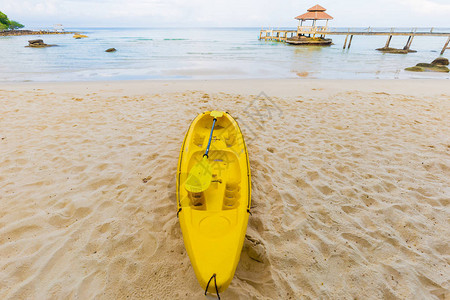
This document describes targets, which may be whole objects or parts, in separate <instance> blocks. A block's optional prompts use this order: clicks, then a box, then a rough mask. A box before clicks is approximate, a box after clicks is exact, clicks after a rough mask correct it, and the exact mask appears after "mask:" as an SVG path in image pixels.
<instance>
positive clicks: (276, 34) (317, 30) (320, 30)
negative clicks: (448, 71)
mask: <svg viewBox="0 0 450 300" xmlns="http://www.w3.org/2000/svg"><path fill="white" fill-rule="evenodd" d="M433 30H434V29H433V28H431V29H430V30H429V31H417V30H416V29H412V30H411V31H410V32H406V31H395V28H391V30H390V31H373V29H371V28H368V29H367V30H366V31H356V30H355V29H352V28H348V29H347V30H337V29H334V28H329V27H326V26H324V27H319V26H299V27H298V28H297V30H274V29H261V31H260V33H259V39H260V40H273V41H280V42H285V41H286V39H287V38H290V37H293V36H299V35H305V36H306V35H308V36H312V37H315V36H320V37H325V36H326V35H345V41H344V46H343V49H346V48H347V49H349V48H350V46H351V44H352V40H353V36H355V35H368V36H387V41H386V44H385V46H384V47H385V48H389V44H390V42H391V40H392V37H393V36H408V41H407V42H406V45H405V47H404V48H403V49H404V50H409V49H410V47H411V44H412V42H413V40H414V37H416V36H435V37H440V36H442V37H447V41H446V42H445V44H444V47H443V48H442V50H441V55H442V54H444V52H445V50H447V49H450V47H449V44H450V32H434V31H433ZM349 38H350V39H349ZM347 41H348V44H347Z"/></svg>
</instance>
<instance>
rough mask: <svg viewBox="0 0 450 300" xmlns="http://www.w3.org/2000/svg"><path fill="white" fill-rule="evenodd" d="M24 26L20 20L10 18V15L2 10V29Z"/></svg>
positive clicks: (0, 21)
mask: <svg viewBox="0 0 450 300" xmlns="http://www.w3.org/2000/svg"><path fill="white" fill-rule="evenodd" d="M23 27H24V26H23V25H22V24H20V23H19V22H16V21H11V20H9V19H8V16H7V15H5V14H4V13H2V12H1V11H0V30H6V29H19V28H23Z"/></svg>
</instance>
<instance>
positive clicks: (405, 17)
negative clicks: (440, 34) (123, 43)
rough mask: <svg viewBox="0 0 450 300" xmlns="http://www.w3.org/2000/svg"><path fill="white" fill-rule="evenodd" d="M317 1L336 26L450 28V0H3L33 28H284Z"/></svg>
mask: <svg viewBox="0 0 450 300" xmlns="http://www.w3.org/2000/svg"><path fill="white" fill-rule="evenodd" d="M315 4H320V5H322V6H324V7H325V8H327V12H328V13H329V14H330V15H332V16H333V17H334V20H332V21H331V23H330V25H331V26H336V27H343V26H357V27H360V26H361V27H362V26H364V27H368V26H372V27H376V26H380V27H391V26H395V27H400V26H401V27H450V1H449V0H372V1H361V0H339V1H337V0H319V1H302V0H278V1H277V0H188V1H185V0H19V1H11V0H0V11H2V12H4V13H6V14H7V15H8V17H9V18H10V19H13V20H17V21H19V22H21V23H23V24H25V25H26V26H27V27H30V28H39V27H41V28H45V27H51V26H52V25H53V24H57V23H61V24H63V25H64V26H65V27H178V26H189V27H209V26H211V27H217V26H219V27H220V26H233V27H246V26H256V27H260V26H264V27H267V26H273V27H281V26H296V24H297V23H296V21H295V20H294V19H293V18H294V17H295V16H297V15H299V14H302V13H304V12H305V11H306V10H307V9H308V8H309V7H311V6H313V5H315Z"/></svg>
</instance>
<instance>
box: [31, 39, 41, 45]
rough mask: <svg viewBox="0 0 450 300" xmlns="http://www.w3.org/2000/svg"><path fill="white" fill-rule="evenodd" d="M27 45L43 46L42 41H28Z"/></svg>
mask: <svg viewBox="0 0 450 300" xmlns="http://www.w3.org/2000/svg"><path fill="white" fill-rule="evenodd" d="M28 44H30V45H32V44H33V45H45V44H44V41H43V40H30V41H28Z"/></svg>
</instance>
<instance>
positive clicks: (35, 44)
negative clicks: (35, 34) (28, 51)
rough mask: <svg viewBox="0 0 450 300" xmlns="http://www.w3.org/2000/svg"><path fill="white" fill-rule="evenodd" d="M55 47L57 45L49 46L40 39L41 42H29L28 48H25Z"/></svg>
mask: <svg viewBox="0 0 450 300" xmlns="http://www.w3.org/2000/svg"><path fill="white" fill-rule="evenodd" d="M53 46H56V45H48V44H46V43H44V41H43V40H41V39H39V40H29V41H28V46H25V47H32V48H44V47H53Z"/></svg>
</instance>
